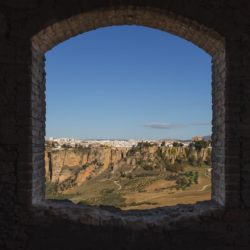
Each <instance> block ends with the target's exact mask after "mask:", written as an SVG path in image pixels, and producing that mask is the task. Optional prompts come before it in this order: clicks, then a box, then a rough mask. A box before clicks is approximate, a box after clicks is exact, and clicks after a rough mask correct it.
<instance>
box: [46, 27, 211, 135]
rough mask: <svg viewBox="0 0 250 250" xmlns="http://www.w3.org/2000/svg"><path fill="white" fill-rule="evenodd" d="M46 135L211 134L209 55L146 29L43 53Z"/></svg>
mask: <svg viewBox="0 0 250 250" xmlns="http://www.w3.org/2000/svg"><path fill="white" fill-rule="evenodd" d="M46 74H47V75H46V102H47V114H46V137H52V136H53V137H74V138H81V139H101V138H108V139H164V138H180V139H188V138H191V137H192V136H194V135H210V134H211V117H212V110H211V57H210V56H209V55H208V54H206V53H205V52H204V51H203V50H201V49H200V48H198V47H197V46H195V45H193V44H192V43H190V42H188V41H186V40H183V39H181V38H179V37H176V36H173V35H171V34H169V33H166V32H162V31H159V30H156V29H151V28H147V27H142V26H113V27H107V28H100V29H97V30H94V31H90V32H86V33H84V34H82V35H78V36H76V37H74V38H71V39H69V40H67V41H65V42H63V43H61V44H59V45H57V46H56V47H54V48H53V49H52V50H50V51H49V52H47V54H46Z"/></svg>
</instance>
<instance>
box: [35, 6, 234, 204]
mask: <svg viewBox="0 0 250 250" xmlns="http://www.w3.org/2000/svg"><path fill="white" fill-rule="evenodd" d="M125 24H126V25H128V24H131V25H132V24H135V25H143V26H148V27H152V28H156V29H160V30H162V31H166V32H169V33H172V34H174V35H177V36H179V37H182V38H184V39H186V40H188V41H191V42H192V43H194V44H195V45H197V46H199V47H200V48H202V49H203V50H205V51H206V52H207V53H209V54H210V55H211V56H212V72H213V79H212V89H213V90H212V96H213V121H212V125H213V142H212V143H213V154H212V164H213V174H212V180H213V185H212V187H213V189H212V199H213V200H214V201H216V202H218V203H219V204H221V205H226V202H227V200H228V199H230V200H231V201H232V200H233V201H234V200H235V199H234V197H230V196H231V193H230V192H228V190H227V183H226V182H225V176H226V169H225V157H226V156H225V154H224V151H225V96H224V94H225V93H224V89H225V79H226V71H225V66H226V63H225V45H224V39H223V37H222V36H220V35H219V34H218V33H217V32H215V31H213V30H211V29H209V28H207V27H205V26H204V25H202V24H199V23H197V22H195V21H192V20H189V19H187V18H185V17H182V16H180V15H177V14H174V13H172V12H167V11H166V10H160V9H154V8H148V7H147V8H143V7H135V6H133V7H132V6H131V7H120V8H114V9H112V8H107V9H98V10H94V11H89V12H84V13H82V14H79V15H76V16H73V17H70V18H67V19H65V20H63V21H60V22H56V23H54V24H52V25H50V26H48V27H46V28H44V29H42V30H41V31H39V32H38V33H37V34H36V35H34V36H33V37H32V86H31V88H32V92H31V93H32V97H31V99H32V100H33V105H32V111H31V112H32V114H33V115H32V117H35V119H33V120H32V125H31V129H32V131H36V133H34V134H33V140H34V141H39V142H43V141H44V134H45V71H44V63H45V60H44V53H46V52H47V51H48V50H50V49H51V48H53V47H54V46H56V45H57V44H58V43H60V42H63V41H65V40H67V39H69V38H71V37H73V36H75V35H78V34H80V33H84V32H87V31H90V30H94V29H96V28H100V27H106V26H112V25H125ZM31 153H32V155H33V157H34V159H37V160H34V161H33V164H32V166H31V167H32V172H33V180H32V183H31V185H32V187H31V190H32V191H31V196H30V198H31V202H32V203H33V204H35V203H40V202H41V201H43V197H44V163H43V158H44V157H43V154H44V150H43V149H42V150H40V151H39V150H38V151H34V150H33V149H32V152H31ZM228 186H229V185H228Z"/></svg>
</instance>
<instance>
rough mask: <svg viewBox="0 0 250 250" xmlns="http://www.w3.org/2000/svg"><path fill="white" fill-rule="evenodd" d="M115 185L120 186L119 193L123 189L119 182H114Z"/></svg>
mask: <svg viewBox="0 0 250 250" xmlns="http://www.w3.org/2000/svg"><path fill="white" fill-rule="evenodd" d="M114 183H115V185H116V186H118V189H117V190H118V191H119V190H121V189H122V186H121V185H120V184H119V182H118V181H114Z"/></svg>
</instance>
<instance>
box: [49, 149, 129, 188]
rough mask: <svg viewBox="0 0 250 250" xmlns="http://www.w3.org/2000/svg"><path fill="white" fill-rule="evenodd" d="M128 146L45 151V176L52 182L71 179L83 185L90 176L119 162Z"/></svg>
mask: <svg viewBox="0 0 250 250" xmlns="http://www.w3.org/2000/svg"><path fill="white" fill-rule="evenodd" d="M126 152H127V149H126V148H119V149H118V148H117V149H114V148H111V147H106V146H97V147H88V148H64V149H57V150H56V149H51V148H47V149H46V151H45V173H46V174H45V176H46V179H47V180H48V181H50V182H52V183H63V182H65V181H67V180H71V182H72V183H71V184H72V185H81V184H82V183H83V182H84V181H86V180H87V179H88V178H92V177H95V176H97V175H98V174H100V173H102V172H104V171H105V170H106V169H107V168H108V167H109V166H110V165H112V164H117V163H118V162H119V161H120V160H121V159H122V158H123V157H124V155H126Z"/></svg>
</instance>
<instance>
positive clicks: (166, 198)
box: [47, 166, 211, 210]
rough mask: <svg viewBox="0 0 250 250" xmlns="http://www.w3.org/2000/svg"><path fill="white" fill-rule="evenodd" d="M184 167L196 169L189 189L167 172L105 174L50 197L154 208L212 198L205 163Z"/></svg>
mask: <svg viewBox="0 0 250 250" xmlns="http://www.w3.org/2000/svg"><path fill="white" fill-rule="evenodd" d="M185 171H197V172H198V173H199V178H198V183H197V184H193V185H192V186H191V187H188V188H186V189H184V190H183V189H176V186H175V181H171V180H167V179H166V177H167V176H165V175H164V174H160V175H157V176H144V177H135V178H131V179H128V178H114V177H113V178H107V177H106V176H105V174H101V175H99V176H98V177H96V178H94V179H92V180H88V181H87V182H85V183H84V184H83V185H81V186H78V187H74V188H73V189H70V190H68V191H66V192H64V193H63V194H60V195H57V196H51V195H48V196H47V198H49V199H69V200H71V201H72V202H74V203H76V204H84V205H104V206H115V207H119V208H121V209H122V210H131V209H151V208H155V207H162V206H171V205H176V204H193V203H196V202H197V201H203V200H210V199H211V179H210V177H209V176H206V175H205V169H204V168H203V167H191V166H188V167H187V168H186V169H185Z"/></svg>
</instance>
